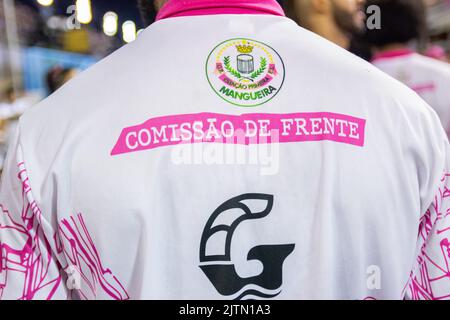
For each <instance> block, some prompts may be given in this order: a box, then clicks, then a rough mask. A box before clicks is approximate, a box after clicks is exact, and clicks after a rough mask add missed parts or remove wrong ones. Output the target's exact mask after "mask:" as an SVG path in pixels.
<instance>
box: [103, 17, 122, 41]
mask: <svg viewBox="0 0 450 320" xmlns="http://www.w3.org/2000/svg"><path fill="white" fill-rule="evenodd" d="M118 23H119V17H118V15H117V14H116V13H115V12H112V11H109V12H107V13H105V15H104V16H103V32H104V33H105V34H106V35H107V36H110V37H113V36H115V35H116V34H117V29H118Z"/></svg>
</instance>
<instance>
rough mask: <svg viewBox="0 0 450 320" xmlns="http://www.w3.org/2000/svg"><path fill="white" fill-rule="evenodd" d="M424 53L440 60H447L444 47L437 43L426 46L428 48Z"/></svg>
mask: <svg viewBox="0 0 450 320" xmlns="http://www.w3.org/2000/svg"><path fill="white" fill-rule="evenodd" d="M425 55H426V56H427V57H430V58H433V59H436V60H440V61H442V62H447V63H448V62H449V60H448V57H447V53H446V52H445V49H444V48H443V47H442V46H439V45H431V46H430V47H428V49H427V50H426V51H425Z"/></svg>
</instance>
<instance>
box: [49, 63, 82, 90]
mask: <svg viewBox="0 0 450 320" xmlns="http://www.w3.org/2000/svg"><path fill="white" fill-rule="evenodd" d="M77 73H78V70H77V69H74V68H63V67H60V66H55V67H53V68H51V69H50V70H49V71H48V73H47V88H48V92H49V93H50V94H52V93H54V92H55V91H56V90H58V89H59V88H60V87H62V86H63V85H64V84H65V83H66V82H68V81H69V80H71V79H72V78H74V77H75V76H76V75H77Z"/></svg>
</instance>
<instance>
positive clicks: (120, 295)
mask: <svg viewBox="0 0 450 320" xmlns="http://www.w3.org/2000/svg"><path fill="white" fill-rule="evenodd" d="M59 235H60V239H61V240H62V242H61V245H62V246H61V249H60V252H59V254H61V253H63V254H64V257H65V258H66V259H67V263H68V264H67V265H66V267H65V269H67V268H69V267H71V266H76V269H77V271H78V273H79V275H80V276H81V280H82V281H83V283H84V285H82V286H81V287H82V288H81V289H80V290H78V291H77V294H78V295H79V296H80V297H81V298H82V299H93V298H96V297H97V292H98V286H100V288H101V289H102V290H103V292H105V293H106V294H107V295H108V296H109V297H111V298H113V299H115V300H127V299H129V296H128V293H127V292H126V290H125V288H124V286H123V285H122V284H121V283H120V281H119V280H118V279H117V277H116V276H115V275H114V274H113V273H112V272H111V270H110V269H108V268H105V267H103V264H102V262H101V259H100V256H99V253H98V251H97V248H96V247H95V244H94V242H93V240H92V238H91V235H90V234H89V231H88V230H87V227H86V224H85V222H84V219H83V217H82V215H81V214H78V215H77V217H76V218H74V217H70V219H63V220H61V222H60V224H59ZM86 289H89V290H87V291H86Z"/></svg>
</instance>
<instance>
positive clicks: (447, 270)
mask: <svg viewBox="0 0 450 320" xmlns="http://www.w3.org/2000/svg"><path fill="white" fill-rule="evenodd" d="M441 182H442V184H441V186H440V187H439V192H438V194H437V195H436V196H435V199H434V201H433V204H432V206H431V208H430V209H429V210H427V212H426V213H425V214H424V215H423V216H422V218H421V221H420V228H419V245H420V248H421V249H420V253H419V255H418V257H417V262H416V266H415V268H414V269H413V270H412V272H411V275H410V280H409V283H408V284H407V286H406V288H405V293H406V297H408V298H410V299H412V300H444V299H450V241H449V239H450V190H449V188H448V187H449V182H450V174H447V173H446V174H445V175H444V178H443V179H442V181H441Z"/></svg>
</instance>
